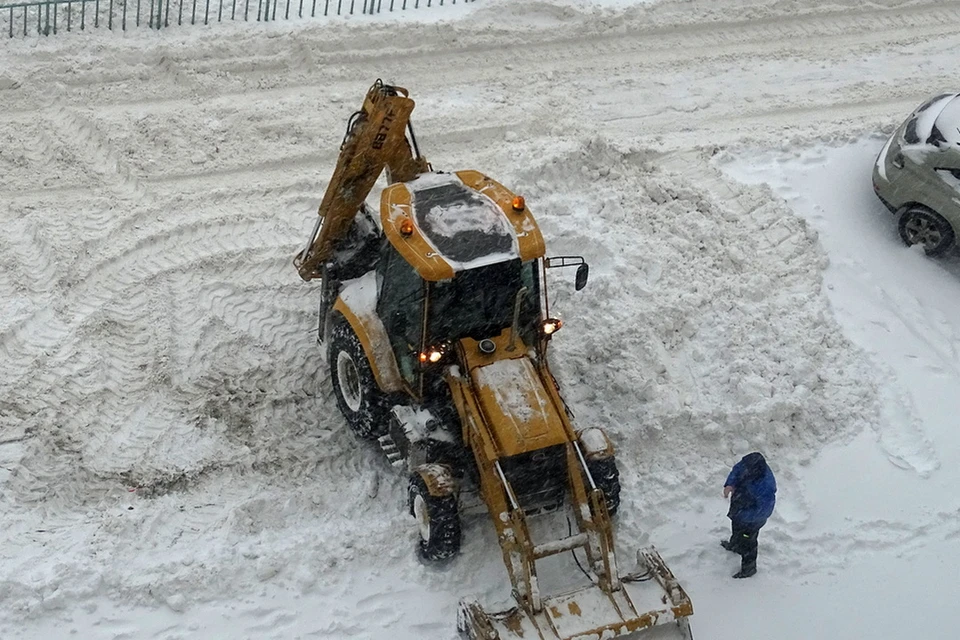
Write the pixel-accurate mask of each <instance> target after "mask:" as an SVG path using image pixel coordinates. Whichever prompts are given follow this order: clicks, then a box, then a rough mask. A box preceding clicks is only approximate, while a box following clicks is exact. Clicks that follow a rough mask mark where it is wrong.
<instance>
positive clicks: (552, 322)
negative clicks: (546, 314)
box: [540, 318, 563, 336]
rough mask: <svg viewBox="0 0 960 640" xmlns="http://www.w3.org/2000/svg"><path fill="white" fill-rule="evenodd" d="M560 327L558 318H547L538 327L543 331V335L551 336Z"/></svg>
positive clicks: (560, 323)
mask: <svg viewBox="0 0 960 640" xmlns="http://www.w3.org/2000/svg"><path fill="white" fill-rule="evenodd" d="M562 326H563V323H562V322H561V321H560V319H559V318H547V319H546V320H544V321H543V324H541V325H540V330H541V331H543V335H545V336H552V335H553V334H555V333H556V332H557V331H559V330H560V327H562Z"/></svg>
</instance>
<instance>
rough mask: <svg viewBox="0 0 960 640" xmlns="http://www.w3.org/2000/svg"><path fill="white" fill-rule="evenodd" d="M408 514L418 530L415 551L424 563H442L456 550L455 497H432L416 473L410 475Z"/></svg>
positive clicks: (458, 525) (457, 524) (457, 520)
mask: <svg viewBox="0 0 960 640" xmlns="http://www.w3.org/2000/svg"><path fill="white" fill-rule="evenodd" d="M407 498H408V502H409V506H410V515H412V516H413V517H414V518H416V520H417V527H418V528H419V534H420V535H419V538H420V540H419V544H418V550H419V553H420V557H421V558H423V559H424V560H444V559H446V558H450V557H452V556H455V555H456V554H457V553H459V551H460V540H461V532H460V512H459V510H458V508H457V496H456V494H450V495H446V496H433V495H430V491H429V490H428V489H427V483H426V482H425V481H424V479H423V477H422V476H421V475H420V474H419V473H414V474H412V475H411V476H410V486H409V488H408V491H407Z"/></svg>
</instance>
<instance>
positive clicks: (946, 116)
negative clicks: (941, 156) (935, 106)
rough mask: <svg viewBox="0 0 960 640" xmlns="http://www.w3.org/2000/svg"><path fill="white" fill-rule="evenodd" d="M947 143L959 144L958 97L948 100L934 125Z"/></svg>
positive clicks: (959, 99) (959, 110) (959, 107)
mask: <svg viewBox="0 0 960 640" xmlns="http://www.w3.org/2000/svg"><path fill="white" fill-rule="evenodd" d="M934 126H935V127H936V128H937V129H939V130H940V135H941V136H942V137H943V139H944V140H945V141H946V142H947V143H948V144H956V145H960V97H955V98H953V99H952V100H950V101H949V102H948V103H947V104H946V106H944V107H943V111H941V112H940V115H939V116H937V120H936V123H935V125H934Z"/></svg>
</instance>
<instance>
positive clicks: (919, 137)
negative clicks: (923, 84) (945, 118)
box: [903, 93, 957, 144]
mask: <svg viewBox="0 0 960 640" xmlns="http://www.w3.org/2000/svg"><path fill="white" fill-rule="evenodd" d="M947 103H957V94H955V93H942V94H940V95H939V96H937V97H935V98H932V99H930V100H927V101H926V102H924V103H923V104H922V105H920V107H918V108H917V110H916V111H914V112H913V117H911V118H910V120H909V121H908V122H907V126H906V127H905V128H904V130H903V139H904V141H905V142H907V143H908V144H918V143H920V142H922V141H925V140H926V139H927V138H929V137H930V133H931V132H932V131H933V127H934V122H936V121H937V120H938V118H937V116H939V115H940V112H941V110H942V109H943V106H944V105H945V104H947Z"/></svg>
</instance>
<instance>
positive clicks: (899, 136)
mask: <svg viewBox="0 0 960 640" xmlns="http://www.w3.org/2000/svg"><path fill="white" fill-rule="evenodd" d="M873 186H874V191H875V192H876V194H877V196H878V197H879V198H880V199H881V201H883V203H884V204H885V205H886V206H887V208H888V209H890V211H891V212H893V213H896V214H899V213H902V212H903V211H904V210H906V209H907V208H909V207H911V206H915V205H922V206H924V207H926V208H928V209H930V210H932V211H935V212H936V213H938V214H940V215H941V216H943V218H944V219H946V220H947V222H949V223H950V225H951V226H952V227H953V229H954V233H955V235H956V236H958V237H960V94H957V93H945V94H939V95H937V96H934V97H931V98H930V99H928V100H927V101H925V102H924V103H923V104H922V105H920V106H919V107H918V108H917V109H916V110H915V111H914V112H913V113H912V114H910V117H909V118H907V119H906V120H905V121H904V122H903V123H902V124H901V125H900V126H899V127H897V130H896V131H894V133H893V135H891V136H890V138H889V139H888V140H887V143H886V144H885V145H884V146H883V149H882V150H881V151H880V153H879V155H878V156H877V160H876V163H875V165H874V169H873Z"/></svg>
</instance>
